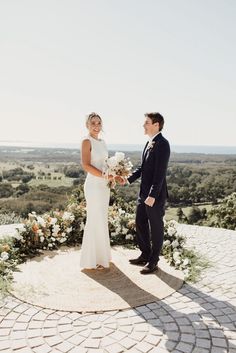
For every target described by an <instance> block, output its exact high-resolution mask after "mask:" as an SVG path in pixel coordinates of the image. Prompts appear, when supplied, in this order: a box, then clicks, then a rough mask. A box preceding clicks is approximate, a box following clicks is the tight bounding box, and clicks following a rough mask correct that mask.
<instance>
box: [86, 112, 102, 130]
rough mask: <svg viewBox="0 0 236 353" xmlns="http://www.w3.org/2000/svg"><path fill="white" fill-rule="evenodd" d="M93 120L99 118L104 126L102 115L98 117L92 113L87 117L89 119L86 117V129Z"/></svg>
mask: <svg viewBox="0 0 236 353" xmlns="http://www.w3.org/2000/svg"><path fill="white" fill-rule="evenodd" d="M93 118H98V119H100V121H101V124H102V118H101V117H100V115H98V114H97V113H94V112H93V113H90V114H89V115H87V117H86V127H88V124H89V123H90V122H91V120H92V119H93Z"/></svg>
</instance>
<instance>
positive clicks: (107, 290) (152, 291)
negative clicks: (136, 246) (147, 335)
mask: <svg viewBox="0 0 236 353" xmlns="http://www.w3.org/2000/svg"><path fill="white" fill-rule="evenodd" d="M138 255H139V251H138V250H130V249H125V248H122V247H115V248H112V262H111V264H110V269H103V270H82V271H81V269H80V266H79V263H80V249H79V248H78V247H75V248H66V247H65V248H61V250H55V251H45V252H44V254H43V255H41V256H38V257H35V258H33V259H31V260H28V261H27V262H26V263H23V264H21V265H20V266H19V269H20V272H15V273H14V283H13V286H12V289H11V294H12V295H14V296H15V297H17V298H18V299H21V300H23V301H25V302H27V303H30V304H33V305H37V306H40V307H43V308H48V309H54V310H65V311H76V312H97V311H108V310H120V309H127V308H130V307H137V306H140V305H143V304H148V303H152V302H154V301H156V300H159V299H163V298H165V297H167V296H169V295H170V294H172V293H173V292H175V291H176V290H178V289H179V288H180V287H181V286H182V284H183V274H182V272H180V271H177V270H175V269H174V268H172V267H170V266H169V265H168V264H167V263H166V261H165V259H164V258H163V257H161V260H160V262H159V269H158V271H156V272H154V273H152V274H148V275H141V274H140V269H141V267H140V266H134V265H130V264H129V261H128V260H129V259H130V258H133V257H136V256H138Z"/></svg>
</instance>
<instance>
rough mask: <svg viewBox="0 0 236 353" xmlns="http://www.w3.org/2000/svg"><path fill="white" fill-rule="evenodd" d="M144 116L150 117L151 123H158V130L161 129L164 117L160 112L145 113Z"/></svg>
mask: <svg viewBox="0 0 236 353" xmlns="http://www.w3.org/2000/svg"><path fill="white" fill-rule="evenodd" d="M144 116H145V117H146V118H149V119H151V120H152V123H153V124H155V123H159V126H160V129H159V131H161V130H162V129H163V126H164V118H163V116H162V115H161V114H160V113H146V114H144Z"/></svg>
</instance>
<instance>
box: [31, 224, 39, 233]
mask: <svg viewBox="0 0 236 353" xmlns="http://www.w3.org/2000/svg"><path fill="white" fill-rule="evenodd" d="M38 230H39V227H38V225H37V224H34V225H33V227H32V231H33V232H34V233H36V232H37V231H38Z"/></svg>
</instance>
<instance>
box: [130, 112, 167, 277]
mask: <svg viewBox="0 0 236 353" xmlns="http://www.w3.org/2000/svg"><path fill="white" fill-rule="evenodd" d="M163 126H164V118H163V116H162V115H161V114H159V113H147V114H145V122H144V125H143V127H144V131H145V134H146V135H148V136H149V141H148V142H147V143H146V146H145V148H144V151H143V154H142V163H141V165H140V166H139V167H138V168H137V169H136V170H135V171H134V172H133V174H132V175H131V176H130V177H129V178H128V179H127V180H128V182H129V183H133V182H134V181H135V180H136V179H138V178H139V177H141V185H140V192H139V197H138V204H137V210H136V233H137V235H136V239H137V242H138V246H139V249H140V251H141V255H140V256H139V257H138V258H136V259H131V260H129V261H130V263H131V264H133V265H145V266H144V267H143V269H142V270H141V271H140V272H141V273H142V274H148V273H151V272H154V271H156V270H157V268H158V267H157V263H158V261H159V255H160V252H161V248H162V244H163V237H164V223H163V216H164V214H165V201H166V198H167V195H168V193H167V186H166V171H167V166H168V161H169V157H170V146H169V142H168V141H167V140H166V139H165V138H164V137H163V136H162V134H161V131H162V129H163Z"/></svg>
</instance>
